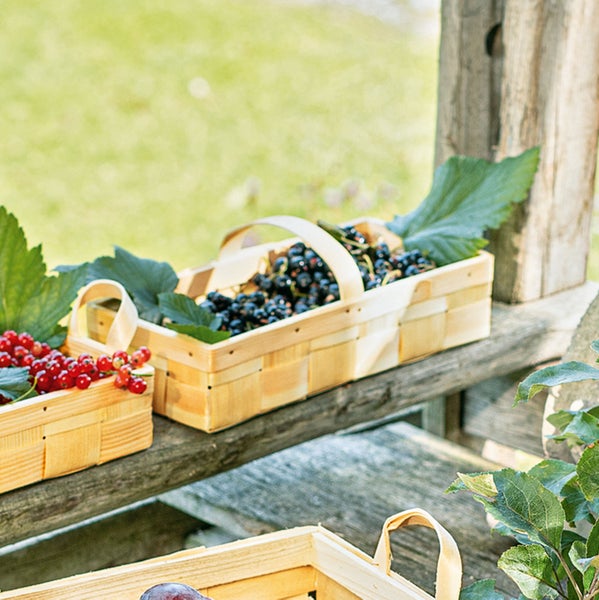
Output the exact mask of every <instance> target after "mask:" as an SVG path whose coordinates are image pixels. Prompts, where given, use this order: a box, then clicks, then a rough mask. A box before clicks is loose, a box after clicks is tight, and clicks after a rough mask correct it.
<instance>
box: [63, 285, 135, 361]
mask: <svg viewBox="0 0 599 600" xmlns="http://www.w3.org/2000/svg"><path fill="white" fill-rule="evenodd" d="M109 298H116V299H118V300H120V301H121V304H120V306H119V308H118V310H117V312H116V315H115V317H114V320H113V322H112V324H111V325H110V329H109V330H108V334H107V336H106V342H105V343H104V346H106V348H107V349H108V350H112V351H115V350H126V349H127V348H128V347H129V346H130V344H131V341H132V340H133V336H134V335H135V331H136V330H137V320H138V315H137V308H136V307H135V304H133V300H131V298H130V296H129V294H128V293H127V291H126V290H125V288H124V287H123V286H122V285H121V284H120V283H118V282H117V281H113V280H111V279H96V280H94V281H92V282H90V283H88V284H87V285H86V286H84V287H83V288H81V290H79V294H78V295H77V298H76V299H75V302H74V303H73V308H72V311H71V318H70V320H69V326H68V334H69V335H70V336H71V335H73V336H78V337H85V338H87V337H88V332H87V331H82V329H87V326H86V327H85V328H84V327H83V324H82V323H81V321H80V319H79V316H80V311H79V309H80V308H81V307H82V306H84V305H85V304H87V303H88V302H91V301H93V300H101V299H103V300H106V299H109Z"/></svg>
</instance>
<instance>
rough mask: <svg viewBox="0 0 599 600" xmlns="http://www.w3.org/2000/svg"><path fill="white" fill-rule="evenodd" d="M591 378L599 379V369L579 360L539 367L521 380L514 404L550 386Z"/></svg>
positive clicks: (524, 400)
mask: <svg viewBox="0 0 599 600" xmlns="http://www.w3.org/2000/svg"><path fill="white" fill-rule="evenodd" d="M589 380H599V369H597V368H596V367H593V366H591V365H588V364H586V363H583V362H580V361H577V360H571V361H568V362H565V363H559V364H557V365H552V366H550V367H545V368H544V369H539V370H538V371H535V372H534V373H531V374H530V375H529V376H528V377H526V378H525V379H524V381H522V382H520V384H519V385H518V389H517V391H516V397H515V399H514V406H515V405H516V404H518V403H519V402H526V401H527V400H530V399H531V398H532V397H533V396H534V395H535V394H538V393H539V392H540V391H541V390H544V389H546V388H548V387H553V386H555V385H561V384H562V383H573V382H576V381H589Z"/></svg>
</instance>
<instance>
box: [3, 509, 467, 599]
mask: <svg viewBox="0 0 599 600" xmlns="http://www.w3.org/2000/svg"><path fill="white" fill-rule="evenodd" d="M407 525H423V526H426V527H431V528H433V529H434V530H435V531H436V533H437V536H438V539H439V544H440V553H439V560H438V564H437V578H436V595H435V598H436V599H437V600H458V597H459V594H460V588H461V580H462V564H461V559H460V554H459V550H458V548H457V545H456V543H455V541H454V539H453V538H452V537H451V535H450V534H449V533H448V532H447V531H446V530H445V529H444V528H443V527H442V526H441V525H440V524H439V523H438V522H437V521H436V520H435V519H434V518H433V517H432V516H431V515H430V514H428V513H427V512H425V511H423V510H420V509H412V510H409V511H405V512H403V513H399V514H397V515H394V516H392V517H390V518H389V519H388V520H387V521H386V522H385V524H384V526H383V531H382V533H381V536H380V539H379V544H378V547H377V549H376V552H375V554H374V558H372V557H370V556H368V555H367V554H365V553H363V552H361V551H360V550H358V549H357V548H355V547H354V546H352V545H351V544H349V543H347V542H346V541H344V540H343V539H341V538H340V537H338V536H336V535H334V534H333V533H331V532H330V531H328V530H326V529H324V528H323V527H321V526H308V527H298V528H295V529H289V530H285V531H280V532H275V533H269V534H264V535H261V536H257V537H254V538H249V539H246V540H240V541H237V542H231V543H228V544H223V545H222V546H216V547H213V548H196V549H193V550H187V551H182V552H177V553H175V554H171V555H169V556H165V557H161V558H158V559H151V560H147V561H144V562H140V563H135V564H131V565H125V566H122V567H115V568H111V569H106V570H103V571H96V572H94V573H87V574H85V575H77V576H74V577H69V578H66V579H62V580H58V581H54V582H50V583H44V584H39V585H36V586H31V587H28V588H23V589H21V590H14V591H7V592H4V593H0V600H8V599H9V598H27V600H80V599H81V598H85V599H92V598H93V599H94V600H108V599H112V598H118V599H119V600H139V598H140V596H141V595H142V593H143V592H144V591H145V590H146V589H148V588H150V587H151V586H153V585H156V584H158V583H164V582H173V581H176V582H180V583H186V584H187V585H190V586H192V587H194V588H196V589H198V590H199V591H200V592H201V593H203V594H204V595H207V596H209V597H210V598H212V599H213V600H240V599H243V600H308V599H309V598H314V597H315V596H314V594H315V593H316V597H317V598H318V600H408V599H409V600H431V599H432V597H431V596H430V595H429V594H427V593H426V592H425V591H423V590H422V589H420V588H418V587H417V586H415V585H414V584H413V583H411V582H410V581H409V580H408V579H405V578H404V577H402V576H400V575H398V574H396V573H394V572H392V571H391V552H390V543H389V532H390V531H393V530H395V529H398V528H400V527H404V526H407Z"/></svg>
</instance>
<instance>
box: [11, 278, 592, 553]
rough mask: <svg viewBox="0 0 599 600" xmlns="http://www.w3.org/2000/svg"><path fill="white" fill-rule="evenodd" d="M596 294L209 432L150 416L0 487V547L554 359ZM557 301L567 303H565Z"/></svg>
mask: <svg viewBox="0 0 599 600" xmlns="http://www.w3.org/2000/svg"><path fill="white" fill-rule="evenodd" d="M596 294H597V286H595V285H593V284H587V285H585V286H582V287H581V288H578V289H576V290H572V291H567V292H564V293H562V294H557V295H555V296H553V297H551V298H547V299H542V300H540V301H537V302H532V303H527V304H525V305H516V306H506V305H500V304H496V305H495V306H494V308H493V316H492V327H491V335H490V336H489V338H487V339H484V340H481V341H480V342H474V343H472V344H468V345H465V346H461V347H458V348H454V349H451V350H448V351H445V352H442V353H440V354H436V355H434V356H431V357H429V358H427V359H424V360H421V361H418V362H415V363H412V364H408V365H405V366H402V367H398V368H395V369H391V370H388V371H384V372H382V373H380V374H378V375H375V376H372V377H367V378H364V379H362V380H359V381H356V382H354V383H351V384H347V385H343V386H340V387H338V388H335V389H333V390H330V391H328V392H325V393H322V394H319V395H317V396H314V397H312V398H310V399H308V400H305V401H302V402H298V403H295V404H291V405H289V406H285V407H282V408H280V409H277V410H275V411H273V412H271V413H267V414H265V415H262V416H260V417H257V418H254V419H251V420H250V421H247V422H246V423H243V424H240V425H238V426H235V427H232V428H230V429H227V430H224V431H221V432H218V433H213V434H208V433H204V432H201V431H197V430H194V429H191V428H189V427H186V426H183V425H180V424H178V423H175V422H172V421H169V420H167V419H165V418H162V417H158V416H156V415H155V416H154V443H153V444H152V446H151V447H150V448H148V449H147V450H145V451H143V452H139V453H136V454H132V455H130V456H128V457H125V458H122V459H117V460H115V461H112V462H109V463H106V464H104V465H101V466H98V467H93V468H90V469H87V470H86V471H83V472H80V473H74V474H72V475H68V476H65V477H60V478H57V479H52V480H48V481H45V482H41V483H39V484H34V485H31V486H28V487H25V488H22V489H19V490H14V491H11V492H7V493H5V494H2V495H0V547H1V546H4V545H7V544H10V543H13V542H16V541H19V540H23V539H26V538H29V537H31V536H35V535H38V534H41V533H45V532H48V531H52V530H54V529H58V528H60V527H64V526H66V525H69V524H73V523H77V522H80V521H82V520H84V519H87V518H89V517H93V516H97V515H100V514H103V513H105V512H108V511H110V510H113V509H116V508H119V507H122V506H126V505H128V504H131V503H133V502H136V501H138V500H142V499H145V498H149V497H152V496H155V495H157V494H160V493H162V492H165V491H167V490H171V489H174V488H177V487H180V486H183V485H185V484H188V483H191V482H194V481H198V480H201V479H203V478H206V477H210V476H212V475H215V474H217V473H220V472H223V471H227V470H229V469H232V468H235V467H238V466H240V465H243V464H245V463H247V462H249V461H251V460H254V459H256V458H260V457H262V456H265V455H268V454H270V453H273V452H276V451H278V450H282V449H284V448H287V447H290V446H293V445H295V444H298V443H301V442H305V441H307V440H310V439H314V438H316V437H319V436H322V435H325V434H328V433H331V432H334V431H339V430H342V429H345V428H348V427H351V426H353V425H357V424H363V423H367V422H369V421H373V420H376V419H380V418H382V417H385V416H388V415H393V414H396V413H397V412H399V411H402V410H404V409H406V408H409V407H412V406H414V405H416V404H419V403H421V402H424V401H427V400H429V399H431V398H438V397H439V396H441V395H446V394H451V393H453V392H456V391H460V390H463V389H465V388H467V387H469V386H472V385H473V384H475V383H477V382H480V381H484V380H485V379H487V378H489V377H493V376H496V375H502V374H505V373H510V372H512V371H515V370H518V369H521V368H522V367H524V366H526V365H531V366H532V365H535V364H539V363H543V362H545V361H547V360H552V359H555V358H557V357H559V356H561V355H563V353H564V352H565V351H566V349H567V347H568V345H569V343H570V339H571V336H572V333H573V331H574V329H575V328H576V326H577V325H578V320H579V318H580V316H581V315H582V314H583V313H584V311H585V310H586V307H587V306H588V304H589V303H590V302H591V300H592V299H593V298H594V297H595V296H596ZM564 306H568V307H569V311H567V312H566V313H565V312H564Z"/></svg>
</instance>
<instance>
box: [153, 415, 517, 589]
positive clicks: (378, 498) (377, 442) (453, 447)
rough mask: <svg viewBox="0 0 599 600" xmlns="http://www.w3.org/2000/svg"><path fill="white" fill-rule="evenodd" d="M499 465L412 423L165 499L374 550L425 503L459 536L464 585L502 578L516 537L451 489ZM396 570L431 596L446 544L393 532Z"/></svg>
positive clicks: (267, 462) (298, 452)
mask: <svg viewBox="0 0 599 600" xmlns="http://www.w3.org/2000/svg"><path fill="white" fill-rule="evenodd" d="M493 468H496V465H494V464H492V463H490V462H488V461H485V460H483V459H482V458H480V457H479V456H477V455H476V454H474V453H471V452H468V451H467V450H465V449H463V448H461V447H460V446H458V445H457V444H452V443H451V442H448V441H446V440H442V439H440V438H437V437H435V436H433V435H431V434H428V433H425V432H423V431H422V430H420V429H418V428H416V427H414V426H411V425H409V424H407V423H395V424H391V425H386V426H384V427H380V428H377V429H374V430H371V431H366V432H360V433H352V434H346V435H330V436H325V437H323V438H319V439H318V440H313V441H311V442H307V443H305V444H301V445H299V446H296V447H294V448H290V449H288V450H284V451H282V452H279V453H277V454H274V455H271V456H268V457H266V458H264V459H260V460H258V461H254V462H252V463H250V464H248V465H245V466H243V467H240V468H239V469H235V470H234V471H231V472H229V473H223V474H221V475H218V476H216V477H213V478H210V479H207V480H205V481H202V482H198V483H195V484H192V485H190V486H187V487H185V488H183V489H181V490H177V491H174V492H171V493H168V494H166V495H165V496H164V497H163V500H165V501H167V502H170V503H172V505H173V506H175V507H177V508H178V509H180V510H184V511H188V512H189V513H190V514H191V515H193V516H194V517H195V518H199V519H201V520H204V521H206V522H211V523H215V524H218V525H220V526H222V527H224V528H225V529H229V530H233V531H235V532H236V533H237V534H238V535H240V536H252V535H256V534H258V533H264V532H266V531H274V530H278V529H285V528H289V527H295V526H298V525H308V524H313V523H321V524H322V525H324V526H325V527H326V528H327V529H329V530H331V531H333V532H335V533H337V534H339V535H341V536H342V537H344V538H345V539H347V540H348V541H349V542H350V543H352V544H354V545H355V546H357V547H358V548H360V549H361V550H363V551H364V552H366V553H367V554H370V555H372V554H373V552H374V549H375V547H376V543H377V541H378V536H379V535H380V529H381V523H382V522H384V520H385V519H386V518H387V517H388V516H390V515H392V514H394V513H396V512H399V511H402V510H406V509H409V508H416V507H418V508H423V509H425V510H427V511H429V512H430V513H431V514H432V515H433V516H434V517H435V518H436V519H437V520H438V521H439V522H440V523H441V524H442V525H443V526H444V527H445V528H446V529H448V531H449V532H450V533H451V534H452V536H453V537H454V538H455V540H456V542H457V543H458V547H459V549H460V553H461V555H462V562H463V565H464V582H463V583H464V584H465V585H467V584H468V583H471V582H472V581H473V580H475V579H479V578H485V577H498V578H499V579H501V586H502V589H503V590H504V591H509V590H511V591H514V590H513V588H512V587H511V586H510V584H509V583H508V582H507V580H505V579H503V578H502V577H501V573H500V572H499V571H498V569H497V567H496V562H497V558H498V556H499V555H500V554H501V552H503V551H504V550H505V549H506V548H507V547H508V546H509V544H510V542H509V540H507V539H506V538H502V537H501V536H492V535H490V530H489V526H488V524H487V522H486V518H485V515H484V511H483V510H482V507H480V506H479V505H478V504H477V503H476V502H475V501H474V500H472V499H470V498H469V497H468V496H467V495H466V494H450V495H448V494H445V493H444V490H445V489H446V488H447V487H448V486H449V485H450V484H451V482H452V481H453V480H454V479H455V478H456V473H457V472H458V471H459V472H466V473H469V472H470V473H471V472H477V471H484V470H489V469H493ZM391 540H392V546H393V556H394V557H395V561H394V563H393V569H394V570H395V571H396V572H397V573H400V574H403V575H404V576H405V577H407V578H408V579H410V580H411V581H413V582H414V583H416V585H418V586H420V587H422V588H423V589H425V590H427V591H428V592H429V593H433V589H432V588H433V582H434V579H435V571H436V560H437V556H438V545H437V542H436V539H435V537H434V535H432V532H431V531H427V530H423V529H422V528H417V529H415V530H406V531H405V532H404V531H402V532H401V533H397V534H394V535H392V536H391Z"/></svg>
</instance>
